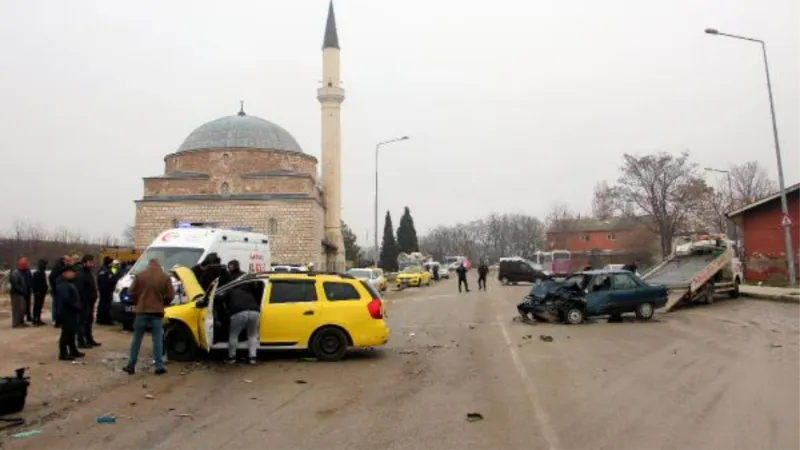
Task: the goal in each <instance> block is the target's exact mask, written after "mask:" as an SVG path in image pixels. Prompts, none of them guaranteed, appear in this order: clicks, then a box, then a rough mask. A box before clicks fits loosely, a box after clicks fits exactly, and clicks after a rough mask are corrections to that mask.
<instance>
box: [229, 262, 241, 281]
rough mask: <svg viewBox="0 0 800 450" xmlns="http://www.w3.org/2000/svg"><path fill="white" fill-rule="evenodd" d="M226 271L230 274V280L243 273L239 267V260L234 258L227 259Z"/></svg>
mask: <svg viewBox="0 0 800 450" xmlns="http://www.w3.org/2000/svg"><path fill="white" fill-rule="evenodd" d="M228 273H230V274H231V281H233V280H238V279H239V278H241V277H242V276H244V275H245V273H244V272H242V269H241V267H239V261H238V260H236V259H232V260H230V261H228Z"/></svg>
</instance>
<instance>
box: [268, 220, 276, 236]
mask: <svg viewBox="0 0 800 450" xmlns="http://www.w3.org/2000/svg"><path fill="white" fill-rule="evenodd" d="M267 234H268V235H270V236H275V235H276V234H278V219H269V222H267Z"/></svg>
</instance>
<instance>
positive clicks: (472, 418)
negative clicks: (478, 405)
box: [467, 412, 483, 422]
mask: <svg viewBox="0 0 800 450" xmlns="http://www.w3.org/2000/svg"><path fill="white" fill-rule="evenodd" d="M481 420H483V414H481V413H476V412H471V413H467V422H480V421H481Z"/></svg>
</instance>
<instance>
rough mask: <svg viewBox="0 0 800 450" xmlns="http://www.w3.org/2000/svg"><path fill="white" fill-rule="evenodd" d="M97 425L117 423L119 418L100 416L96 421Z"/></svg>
mask: <svg viewBox="0 0 800 450" xmlns="http://www.w3.org/2000/svg"><path fill="white" fill-rule="evenodd" d="M95 422H97V423H117V418H116V417H114V416H100V417H98V418H97V419H95Z"/></svg>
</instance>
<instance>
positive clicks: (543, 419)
mask: <svg viewBox="0 0 800 450" xmlns="http://www.w3.org/2000/svg"><path fill="white" fill-rule="evenodd" d="M497 321H498V323H499V324H500V329H501V330H502V331H503V337H504V338H505V340H506V346H507V347H508V351H509V352H510V353H511V360H512V361H513V362H514V368H515V369H516V370H517V375H519V378H520V380H521V381H522V385H523V386H524V387H525V393H526V394H528V400H529V401H530V402H531V406H533V411H534V412H535V413H536V419H538V421H539V428H541V430H542V436H544V440H545V441H547V445H548V447H550V449H551V450H554V449H556V448H558V447H559V446H560V445H559V443H558V437H557V436H556V433H555V431H554V430H553V426H552V425H550V417H549V416H548V415H547V413H546V412H545V411H544V409H543V408H542V405H541V403H540V402H539V394H538V392H537V390H536V384H534V382H533V381H532V380H531V377H530V376H528V371H527V370H525V366H524V365H523V364H522V361H521V360H520V358H519V354H518V353H517V351H516V350H515V349H514V345H513V344H512V343H511V337H509V335H508V330H507V329H506V326H505V324H504V323H503V322H502V321H500V316H497Z"/></svg>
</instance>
